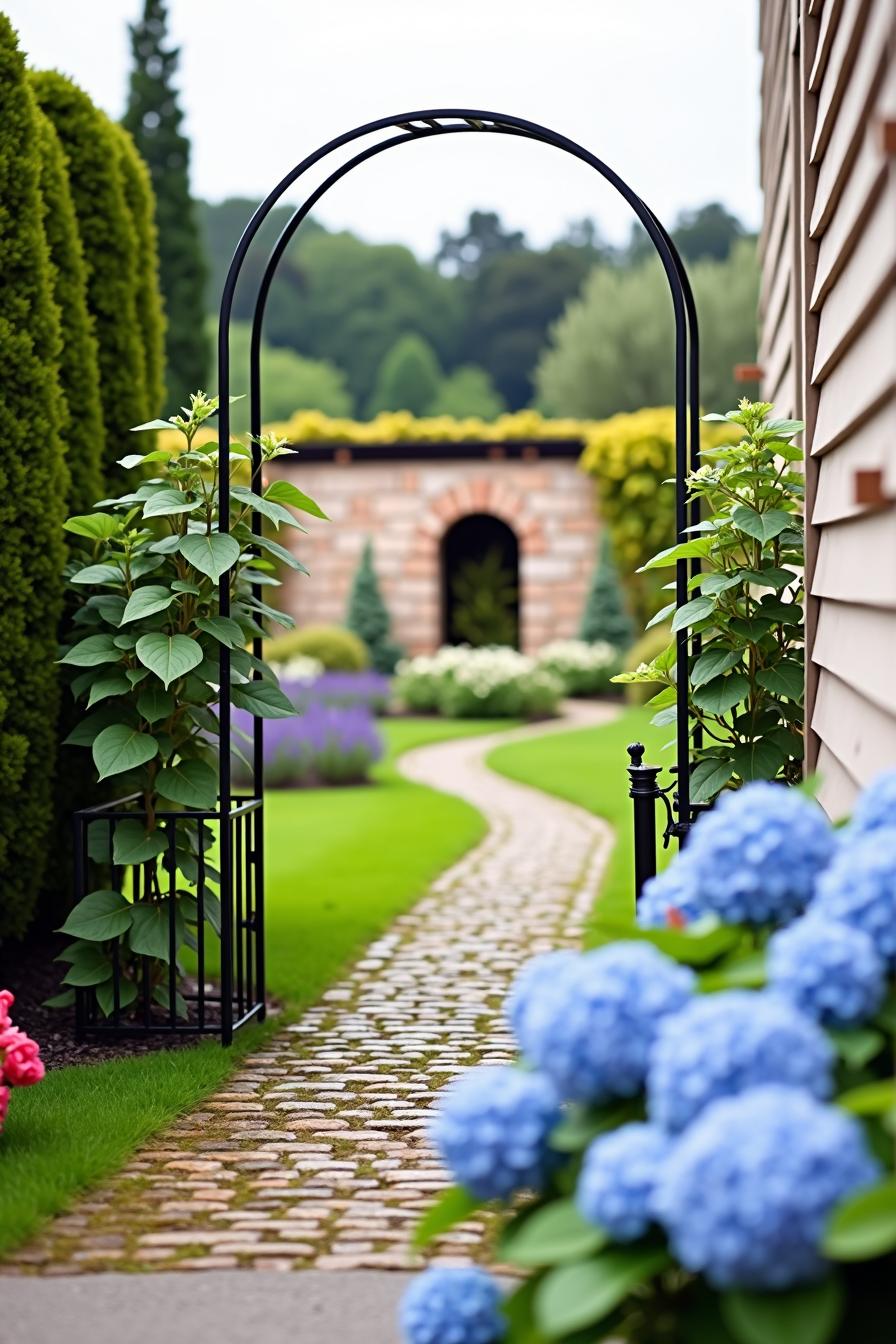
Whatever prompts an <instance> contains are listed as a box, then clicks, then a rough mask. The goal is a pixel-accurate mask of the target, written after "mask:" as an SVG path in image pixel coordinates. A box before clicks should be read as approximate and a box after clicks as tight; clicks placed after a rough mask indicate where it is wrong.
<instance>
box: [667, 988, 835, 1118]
mask: <svg viewBox="0 0 896 1344" xmlns="http://www.w3.org/2000/svg"><path fill="white" fill-rule="evenodd" d="M833 1064H834V1051H833V1047H832V1046H831V1043H830V1041H829V1040H828V1038H827V1037H826V1036H825V1034H824V1032H823V1031H822V1030H821V1028H820V1027H819V1026H818V1024H817V1023H815V1022H813V1021H812V1020H811V1018H808V1017H805V1016H804V1015H803V1014H802V1013H801V1012H800V1011H799V1010H798V1009H797V1008H795V1007H794V1006H793V1005H792V1004H791V1003H788V1002H787V1000H786V999H782V998H779V997H778V996H777V995H774V994H769V993H758V994H756V993H751V992H749V991H747V990H729V991H727V992H726V993H724V994H707V995H705V996H704V997H703V998H696V999H694V1000H693V1001H692V1002H691V1003H689V1004H688V1005H687V1007H686V1008H684V1009H683V1010H682V1012H680V1013H676V1014H675V1016H674V1017H668V1018H666V1020H665V1021H664V1022H663V1023H662V1024H661V1026H660V1029H659V1032H658V1034H657V1039H656V1043H655V1045H654V1047H653V1050H652V1051H651V1055H650V1068H649V1071H648V1075H647V1112H648V1115H649V1116H650V1118H651V1120H653V1121H654V1123H656V1124H658V1125H660V1126H662V1128H663V1129H666V1130H668V1131H669V1132H670V1133H673V1134H677V1133H679V1132H680V1131H681V1130H683V1129H684V1128H685V1127H686V1126H687V1125H689V1124H690V1123H691V1122H692V1121H693V1120H694V1118H695V1117H696V1116H697V1115H699V1113H700V1112H701V1111H702V1110H703V1109H704V1107H706V1106H708V1105H709V1103H710V1102H712V1101H717V1100H718V1099H719V1098H720V1097H728V1096H733V1095H734V1094H735V1093H738V1092H746V1091H747V1090H748V1088H752V1087H758V1086H759V1085H760V1084H762V1083H785V1084H787V1085H789V1086H791V1087H803V1088H805V1089H806V1090H807V1091H808V1092H809V1093H811V1095H812V1096H814V1097H827V1096H829V1095H830V1091H831V1072H832V1068H833Z"/></svg>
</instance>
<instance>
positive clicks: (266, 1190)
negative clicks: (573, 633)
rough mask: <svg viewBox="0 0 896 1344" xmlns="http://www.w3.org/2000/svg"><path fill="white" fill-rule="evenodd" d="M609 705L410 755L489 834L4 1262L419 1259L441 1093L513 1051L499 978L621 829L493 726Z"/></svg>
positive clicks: (439, 1180)
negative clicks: (551, 786) (506, 767)
mask: <svg viewBox="0 0 896 1344" xmlns="http://www.w3.org/2000/svg"><path fill="white" fill-rule="evenodd" d="M612 713H613V710H612V709H610V708H607V707H604V706H596V705H587V704H573V705H571V706H570V709H569V714H568V717H567V718H566V720H565V721H563V722H561V723H551V724H541V725H533V726H529V727H526V728H523V729H518V730H515V732H513V733H510V734H507V733H502V734H500V735H496V736H492V737H482V738H467V739H461V740H459V741H456V742H447V743H440V744H438V745H433V746H429V747H423V748H420V749H418V750H417V751H415V752H413V753H411V754H409V755H408V756H406V757H404V758H403V760H402V763H401V768H402V770H403V771H404V773H405V774H406V775H407V776H408V777H410V778H412V779H415V780H418V781H420V782H423V783H427V784H431V785H433V786H435V787H438V788H440V789H442V790H444V791H448V792H451V793H456V794H458V795H460V796H462V797H464V798H466V799H467V800H468V801H469V802H471V803H473V804H474V805H475V806H477V807H478V808H479V809H480V810H481V811H482V812H483V813H484V815H485V816H486V817H487V819H488V821H489V826H490V830H489V833H488V835H487V836H486V838H485V840H483V842H482V843H481V844H480V845H479V846H477V848H476V849H475V850H473V851H471V853H469V854H468V855H467V856H466V857H465V858H464V859H462V860H461V861H460V862H459V863H458V864H456V865H455V866H454V867H453V868H451V869H450V870H448V871H447V872H445V873H444V874H442V876H441V877H439V878H438V879H437V880H436V881H435V882H434V883H433V885H432V887H431V888H430V890H429V892H428V893H427V894H426V896H424V897H423V898H422V899H421V900H420V901H419V902H418V903H417V904H416V905H415V906H414V908H413V910H411V911H410V912H409V913H408V914H406V915H403V916H401V917H400V918H399V919H398V920H396V922H395V923H394V924H393V925H392V927H391V928H390V929H389V930H388V932H387V933H385V934H384V935H383V936H382V937H380V938H378V939H377V940H376V941H375V942H374V943H372V944H371V945H370V947H368V949H367V951H366V952H365V954H364V955H363V957H362V958H361V960H359V961H358V962H357V963H356V965H355V967H354V968H353V970H352V971H351V972H350V973H349V974H348V975H347V976H346V978H345V979H344V980H343V981H341V982H340V983H339V984H337V985H336V986H334V987H333V988H332V989H330V990H329V991H327V992H326V993H325V994H324V995H323V997H322V999H321V1000H320V1002H319V1003H318V1004H317V1005H315V1006H314V1007H313V1008H312V1009H310V1010H309V1011H308V1012H306V1013H305V1015H304V1016H303V1017H302V1019H301V1020H300V1021H299V1022H297V1023H295V1024H294V1025H292V1026H289V1027H286V1028H284V1029H283V1030H282V1031H281V1032H279V1033H278V1034H276V1035H275V1036H274V1037H273V1038H272V1039H271V1040H270V1041H269V1042H268V1043H267V1044H266V1046H265V1047H264V1048H263V1049H261V1050H259V1051H257V1052H256V1053H255V1054H253V1055H251V1056H250V1057H247V1058H246V1059H244V1060H243V1061H242V1063H241V1065H240V1067H239V1070H238V1072H237V1073H235V1074H234V1075H233V1076H232V1077H231V1078H230V1079H229V1080H228V1082H227V1083H226V1084H225V1087H224V1089H223V1090H222V1091H221V1092H219V1093H218V1094H217V1095H215V1096H213V1097H211V1098H210V1099H209V1100H207V1101H206V1102H204V1103H203V1104H202V1106H201V1108H200V1109H199V1110H198V1111H194V1112H193V1113H191V1114H189V1115H185V1116H183V1117H182V1118H181V1119H180V1121H179V1122H178V1123H177V1124H175V1125H174V1126H173V1127H172V1128H171V1129H169V1130H168V1131H167V1132H166V1133H165V1134H164V1135H163V1136H162V1137H161V1138H159V1139H158V1140H156V1141H155V1142H154V1143H153V1144H152V1146H151V1147H148V1148H145V1149H143V1150H142V1151H141V1152H139V1153H138V1154H137V1155H136V1157H135V1158H134V1159H133V1160H132V1161H130V1162H129V1163H128V1165H127V1167H126V1168H125V1169H124V1170H123V1171H122V1172H121V1173H120V1174H119V1176H118V1177H117V1178H116V1179H115V1180H113V1181H111V1182H110V1183H108V1184H107V1185H106V1186H104V1187H103V1188H102V1189H101V1190H99V1191H97V1192H94V1193H93V1194H92V1195H91V1196H90V1197H89V1199H87V1200H85V1201H83V1202H81V1203H80V1204H79V1205H77V1206H76V1207H75V1208H74V1210H73V1211H72V1212H71V1213H69V1214H66V1215H65V1216H63V1217H60V1218H58V1219H56V1220H55V1222H54V1223H52V1224H51V1225H50V1227H49V1229H48V1230H47V1231H46V1232H45V1233H44V1234H43V1236H42V1237H41V1238H40V1240H39V1241H37V1242H36V1243H33V1244H32V1245H30V1246H28V1247H27V1248H26V1249H25V1250H24V1251H21V1252H19V1253H18V1254H17V1255H15V1256H13V1257H12V1259H11V1260H9V1261H7V1263H6V1264H5V1265H4V1266H2V1267H0V1274H6V1275H9V1274H46V1275H59V1274H81V1273H91V1272H96V1271H97V1270H103V1269H110V1270H111V1269H115V1270H124V1269H139V1270H144V1271H148V1270H157V1269H178V1270H183V1271H185V1272H191V1271H200V1270H208V1269H219V1270H225V1269H234V1268H247V1267H248V1268H253V1269H260V1270H267V1271H270V1272H274V1273H276V1272H278V1271H283V1270H290V1269H293V1268H299V1267H307V1266H315V1267H317V1268H318V1269H325V1270H328V1269H345V1270H352V1269H374V1268H376V1269H389V1270H401V1269H407V1268H410V1267H412V1266H413V1265H415V1264H416V1263H419V1257H416V1256H414V1255H413V1254H412V1253H411V1251H410V1247H409V1242H410V1235H411V1232H412V1229H413V1227H414V1224H415V1223H416V1221H417V1219H418V1218H419V1216H420V1214H421V1213H422V1212H423V1210H424V1209H425V1208H426V1207H427V1206H428V1204H429V1203H430V1202H431V1200H432V1198H433V1195H434V1194H435V1193H436V1192H437V1191H438V1190H440V1189H441V1188H443V1186H444V1185H445V1183H446V1175H445V1172H444V1170H443V1169H442V1167H441V1165H440V1163H439V1160H438V1157H437V1155H436V1154H435V1153H434V1152H433V1150H432V1149H431V1147H430V1146H429V1144H428V1141H427V1122H428V1119H429V1112H430V1109H431V1107H432V1105H433V1102H434V1098H435V1096H436V1094H437V1093H438V1091H439V1089H440V1088H441V1087H442V1086H443V1085H444V1084H445V1083H446V1082H447V1081H449V1080H450V1079H451V1078H452V1077H453V1076H454V1075H455V1074H457V1073H460V1072H462V1071H463V1070H464V1069H466V1068H468V1067H469V1066H470V1065H471V1064H475V1063H480V1062H504V1061H507V1060H509V1059H510V1058H511V1057H512V1054H513V1045H512V1041H511V1039H510V1037H509V1034H508V1031H507V1029H506V1026H505V1024H504V1021H503V1018H502V1014H501V1003H502V1000H503V997H504V995H505V993H506V990H507V987H508V984H509V982H510V980H511V979H512V977H513V976H514V974H515V973H516V971H517V969H518V968H519V966H520V965H521V963H522V962H523V961H525V960H526V958H527V957H529V956H531V955H532V954H533V953H535V952H539V951H544V950H547V949H549V948H552V947H557V946H563V945H569V944H573V943H576V942H578V941H579V939H580V937H581V933H582V925H583V920H584V918H585V916H586V915H587V912H588V910H589V908H590V905H591V902H592V900H593V895H594V891H595V889H596V886H597V883H598V880H599V877H600V873H601V869H602V867H603V865H604V863H605V861H606V858H607V854H608V851H609V845H610V839H611V837H610V833H609V829H608V827H607V826H606V824H605V823H603V822H601V821H600V820H598V819H597V818H594V817H591V816H589V815H588V814H586V813H585V812H583V811H581V810H580V809H578V808H575V807H573V806H571V805H569V804H566V803H563V802H560V801H558V800H556V799H553V798H549V797H547V796H546V795H544V794H541V793H539V792H536V791H535V790H532V789H529V788H526V787H525V786H523V785H520V784H516V783H514V782H512V781H510V780H507V779H504V778H502V777H501V776H498V775H495V774H494V773H492V772H491V771H490V770H488V769H487V767H486V766H485V764H484V758H485V756H486V755H487V753H488V752H489V750H491V748H492V746H494V745H495V743H496V742H497V741H507V740H510V738H516V737H531V736H535V735H538V734H541V733H545V732H554V731H557V730H559V729H566V728H569V727H576V726H582V725H584V724H588V723H596V722H600V721H603V720H605V719H607V718H609V717H611V716H612ZM297 807H299V808H300V807H301V803H300V802H299V803H298V804H297ZM299 820H300V819H299V818H297V821H299ZM481 1237H482V1226H481V1224H480V1223H478V1222H476V1221H471V1222H469V1223H465V1224H461V1225H460V1226H459V1227H457V1228H455V1229H453V1230H452V1231H451V1232H449V1233H448V1234H446V1235H445V1236H444V1237H442V1238H441V1239H440V1241H439V1242H438V1243H437V1244H436V1248H435V1251H434V1254H433V1256H432V1258H433V1259H436V1260H438V1261H440V1262H441V1263H451V1262H454V1261H467V1260H469V1259H470V1257H471V1256H475V1255H476V1254H477V1249H478V1247H479V1243H480V1241H481Z"/></svg>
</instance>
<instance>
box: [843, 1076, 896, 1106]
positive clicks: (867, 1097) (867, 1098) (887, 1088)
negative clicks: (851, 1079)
mask: <svg viewBox="0 0 896 1344" xmlns="http://www.w3.org/2000/svg"><path fill="white" fill-rule="evenodd" d="M837 1105H838V1106H840V1107H841V1108H842V1109H843V1110H844V1111H851V1112H852V1114H853V1115H885V1114H886V1113H887V1111H891V1110H894V1109H896V1080H894V1079H893V1078H881V1079H879V1080H878V1081H877V1082H875V1083H862V1085H861V1086H860V1087H851V1088H850V1089H849V1091H848V1092H841V1094H840V1096H839V1097H838V1098H837Z"/></svg>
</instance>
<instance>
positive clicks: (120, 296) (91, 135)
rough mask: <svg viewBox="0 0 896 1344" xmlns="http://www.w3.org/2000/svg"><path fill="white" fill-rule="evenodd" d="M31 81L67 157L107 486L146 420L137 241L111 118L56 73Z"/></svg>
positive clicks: (35, 75) (47, 72) (40, 73)
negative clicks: (93, 343)
mask: <svg viewBox="0 0 896 1344" xmlns="http://www.w3.org/2000/svg"><path fill="white" fill-rule="evenodd" d="M31 79H32V83H33V88H34V91H35V93H36V95H37V100H38V102H39V104H40V106H41V108H42V109H43V111H44V112H45V113H46V115H47V116H48V117H49V119H50V121H51V122H52V123H53V126H54V127H55V129H56V133H57V135H58V136H59V140H60V143H61V144H62V149H63V152H64V153H65V156H66V161H67V166H68V177H69V185H70V187H71V192H72V200H73V202H74V207H75V214H76V217H77V221H78V232H79V233H80V235H81V244H82V247H83V249H84V260H85V263H86V266H87V303H88V307H89V309H90V313H91V315H92V317H93V321H94V330H95V333H96V339H97V349H98V355H99V370H100V395H101V399H102V409H103V422H104V424H105V428H106V443H105V461H104V469H105V475H106V479H107V482H109V481H110V478H111V481H112V482H114V481H115V480H116V479H118V480H120V477H119V476H118V472H117V468H116V467H115V462H116V460H117V459H118V458H120V457H122V456H123V455H124V454H125V453H127V452H130V451H132V449H133V446H134V441H133V436H132V435H131V433H130V429H131V426H132V425H134V424H136V423H137V422H138V421H140V420H143V419H148V418H150V417H149V416H148V415H147V414H146V407H147V405H148V398H147V394H146V379H145V369H144V357H143V345H142V339H141V328H140V323H139V320H138V311H137V293H138V289H139V285H138V280H137V256H138V254H137V234H136V231H135V229H134V225H133V223H132V221H131V214H130V210H129V208H128V202H127V198H126V194H125V186H124V182H123V179H122V173H121V168H120V160H119V153H118V142H117V140H116V135H115V131H114V130H113V127H112V123H111V122H110V121H109V119H108V117H106V116H105V114H104V113H102V112H101V111H100V110H99V108H96V107H94V105H93V103H92V102H91V101H90V99H89V98H88V96H87V94H86V93H84V92H83V91H82V90H81V89H79V88H78V86H77V85H76V84H74V83H73V82H72V81H71V80H69V79H66V78H65V76H63V75H60V74H58V73H57V72H56V71H53V70H42V71H38V72H35V73H33V74H32V75H31Z"/></svg>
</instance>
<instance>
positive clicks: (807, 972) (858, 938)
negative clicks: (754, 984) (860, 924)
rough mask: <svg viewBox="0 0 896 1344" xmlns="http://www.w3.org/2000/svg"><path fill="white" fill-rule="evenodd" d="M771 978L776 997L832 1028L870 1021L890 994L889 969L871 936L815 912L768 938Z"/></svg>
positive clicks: (770, 982) (769, 972)
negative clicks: (779, 996)
mask: <svg viewBox="0 0 896 1344" xmlns="http://www.w3.org/2000/svg"><path fill="white" fill-rule="evenodd" d="M768 979H769V985H770V987H771V988H772V989H773V990H775V991H776V993H779V994H783V995H784V996H785V997H786V998H788V999H790V1001H791V1002H792V1003H795V1004H796V1006H797V1008H799V1009H800V1010H801V1011H802V1012H804V1013H806V1014H807V1015H808V1016H809V1017H814V1018H815V1020H816V1021H817V1022H821V1023H823V1024H824V1025H825V1026H829V1027H849V1026H853V1025H854V1024H855V1023H857V1022H861V1021H863V1020H864V1019H865V1018H868V1017H870V1016H871V1015H872V1014H873V1013H874V1012H876V1010H877V1009H878V1008H879V1007H880V1004H881V1003H882V1001H883V997H884V993H885V991H886V969H885V967H884V963H883V961H882V959H881V958H880V957H879V956H878V954H877V951H876V949H875V946H874V944H873V943H872V941H871V939H870V938H869V937H868V935H867V933H863V931H862V930H861V929H859V928H855V929H854V928H850V926H849V925H848V924H842V923H840V922H839V921H835V920H830V919H825V918H824V917H823V916H821V915H816V914H811V913H810V914H809V915H806V916H804V917H803V918H802V919H798V920H795V921H794V923H793V924H790V925H789V926H788V927H787V928H786V929H779V930H778V932H777V933H776V934H775V935H774V937H773V938H771V939H770V941H769V945H768Z"/></svg>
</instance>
